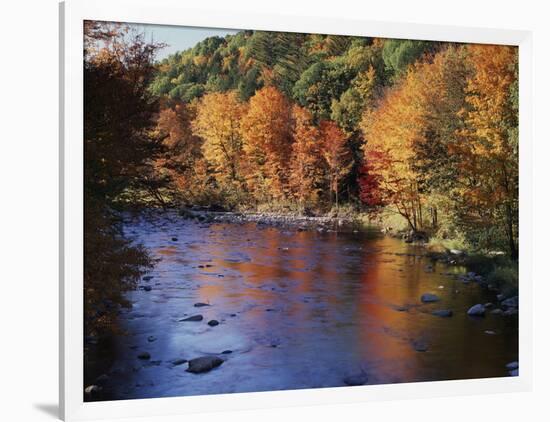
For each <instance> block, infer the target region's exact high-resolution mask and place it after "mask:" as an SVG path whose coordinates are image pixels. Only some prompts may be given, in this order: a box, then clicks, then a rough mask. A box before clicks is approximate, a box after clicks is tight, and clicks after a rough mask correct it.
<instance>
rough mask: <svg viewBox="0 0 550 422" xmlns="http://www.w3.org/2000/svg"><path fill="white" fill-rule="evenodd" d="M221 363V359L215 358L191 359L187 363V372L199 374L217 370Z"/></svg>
mask: <svg viewBox="0 0 550 422" xmlns="http://www.w3.org/2000/svg"><path fill="white" fill-rule="evenodd" d="M223 362H224V361H223V359H220V358H219V357H217V356H201V357H200V358H195V359H191V360H190V361H189V367H188V368H187V372H191V373H193V374H201V373H203V372H208V371H211V370H212V369H214V368H217V367H218V366H220V365H221V364H222V363H223Z"/></svg>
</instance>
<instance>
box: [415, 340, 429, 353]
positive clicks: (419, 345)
mask: <svg viewBox="0 0 550 422" xmlns="http://www.w3.org/2000/svg"><path fill="white" fill-rule="evenodd" d="M412 346H413V349H414V350H416V351H417V352H426V351H428V344H427V343H426V342H425V341H424V340H413V342H412Z"/></svg>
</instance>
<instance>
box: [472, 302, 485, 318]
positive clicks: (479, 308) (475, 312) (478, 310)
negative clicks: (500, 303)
mask: <svg viewBox="0 0 550 422" xmlns="http://www.w3.org/2000/svg"><path fill="white" fill-rule="evenodd" d="M468 315H470V316H478V317H481V316H485V306H483V305H482V304H481V303H478V304H477V305H474V306H472V307H471V308H470V309H468Z"/></svg>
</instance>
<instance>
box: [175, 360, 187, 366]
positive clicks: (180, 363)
mask: <svg viewBox="0 0 550 422" xmlns="http://www.w3.org/2000/svg"><path fill="white" fill-rule="evenodd" d="M184 363H187V359H174V360H173V361H172V365H174V366H179V365H183V364H184Z"/></svg>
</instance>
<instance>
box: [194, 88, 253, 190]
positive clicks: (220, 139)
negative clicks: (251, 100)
mask: <svg viewBox="0 0 550 422" xmlns="http://www.w3.org/2000/svg"><path fill="white" fill-rule="evenodd" d="M244 112H245V105H244V104H242V103H241V102H240V101H239V99H238V96H237V93H236V92H235V91H230V92H227V93H211V94H207V95H205V96H204V97H203V98H202V99H201V100H200V102H199V104H198V107H197V116H196V118H195V120H194V121H193V123H192V127H193V133H194V134H195V135H197V136H200V137H201V138H202V139H203V144H202V153H203V156H204V158H205V160H206V161H207V162H208V164H209V165H210V166H211V168H212V171H213V174H214V177H215V179H216V181H217V182H218V183H219V184H220V185H229V186H233V187H234V188H238V187H239V185H240V182H241V181H242V174H241V168H240V164H241V158H242V148H243V141H242V137H241V119H242V117H243V114H244Z"/></svg>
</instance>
